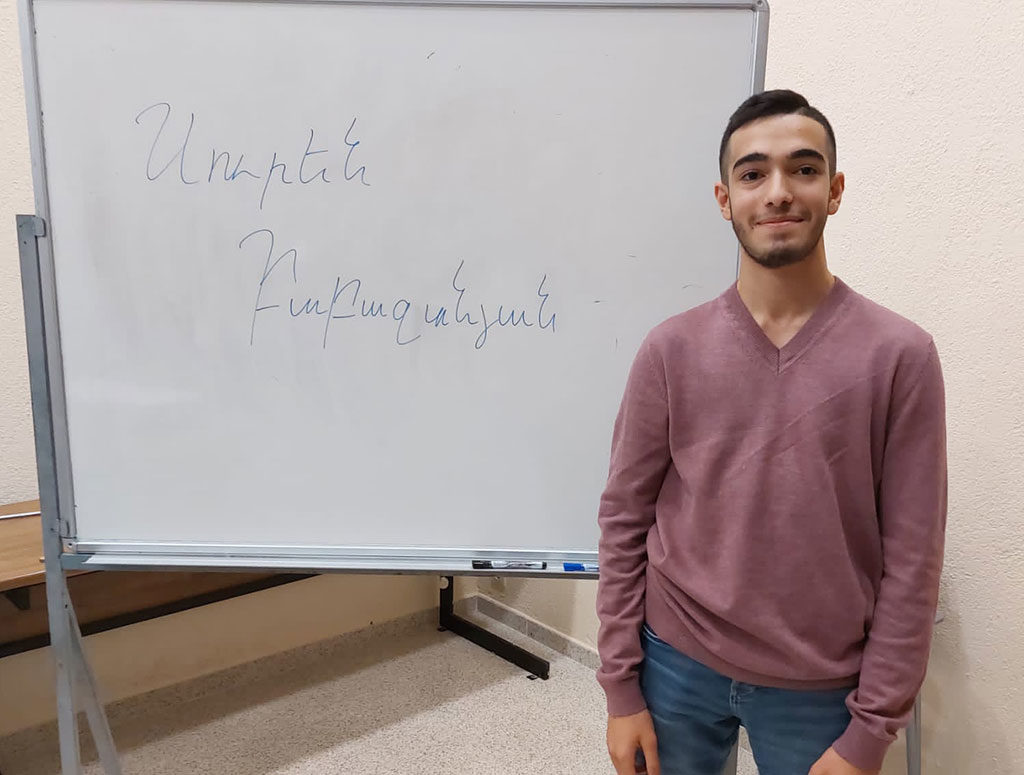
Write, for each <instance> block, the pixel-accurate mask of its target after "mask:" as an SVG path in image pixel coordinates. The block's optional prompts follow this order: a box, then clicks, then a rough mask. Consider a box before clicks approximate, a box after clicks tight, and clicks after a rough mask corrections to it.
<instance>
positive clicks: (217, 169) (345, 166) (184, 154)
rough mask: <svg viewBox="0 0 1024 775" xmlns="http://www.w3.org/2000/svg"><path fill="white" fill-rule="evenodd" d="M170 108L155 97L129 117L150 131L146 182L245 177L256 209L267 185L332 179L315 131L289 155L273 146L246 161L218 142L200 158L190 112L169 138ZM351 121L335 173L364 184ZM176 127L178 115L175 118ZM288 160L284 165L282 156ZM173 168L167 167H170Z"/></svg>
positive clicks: (192, 182)
mask: <svg viewBox="0 0 1024 775" xmlns="http://www.w3.org/2000/svg"><path fill="white" fill-rule="evenodd" d="M173 110H174V109H173V108H172V106H171V104H170V103H169V102H157V103H156V104H153V105H150V106H149V107H148V108H146V109H145V110H143V111H141V112H140V113H139V114H138V115H137V116H135V123H136V124H137V125H138V126H144V127H146V128H147V129H148V130H150V131H151V132H153V141H152V143H151V145H150V146H149V155H148V157H147V159H146V178H147V179H148V180H149V181H150V182H152V181H156V180H159V179H160V178H161V177H163V176H164V175H165V174H167V175H170V176H171V178H172V179H177V181H178V182H179V183H181V184H183V185H186V186H196V185H202V184H206V185H212V184H214V183H219V184H224V183H237V182H239V181H241V182H243V183H244V182H248V183H250V184H251V185H252V186H253V189H254V191H256V192H258V194H259V209H260V210H262V209H263V205H264V204H265V203H266V200H267V192H268V190H269V189H270V187H271V185H273V186H275V188H276V187H278V186H281V185H285V186H291V185H294V184H296V183H298V184H299V185H303V186H308V185H314V184H316V185H324V184H331V183H334V182H335V179H336V178H335V177H334V175H335V173H334V172H332V173H331V177H328V164H327V162H326V161H325V160H324V159H314V158H313V157H315V156H320V155H321V154H329V153H330V150H329V149H328V148H318V149H316V150H314V147H313V146H314V144H316V145H320V144H321V143H320V142H317V141H316V131H315V130H314V129H310V130H309V136H308V137H307V138H306V139H305V150H303V151H301V152H300V151H299V148H300V147H301V146H300V145H299V143H298V142H296V144H295V150H294V153H293V154H292V155H290V156H285V155H279V154H278V152H277V151H272V152H271V153H268V154H265V156H266V157H269V158H265V159H264V160H263V161H260V162H256V161H252V160H251V159H250V160H249V161H246V158H245V153H239V152H238V151H237V150H228V149H226V148H223V147H218V146H213V147H212V148H211V150H210V155H209V156H208V157H206V158H208V159H209V162H206V161H204V159H203V155H202V152H201V151H199V150H196V149H195V148H190V143H191V142H192V132H193V130H194V129H195V126H196V114H195V113H190V114H189V119H188V128H187V129H184V137H182V136H181V135H180V134H179V135H178V136H177V137H175V138H173V139H172V138H170V137H168V136H167V135H168V128H167V126H168V123H169V122H170V121H171V115H172V113H173ZM356 121H358V117H356V118H353V119H352V123H351V124H349V127H348V131H347V132H346V133H345V138H344V140H345V149H346V150H345V152H344V154H345V158H344V162H341V161H338V162H337V164H338V165H339V166H340V167H341V178H340V179H343V180H344V181H345V182H350V183H355V182H358V183H360V184H362V185H364V186H369V185H370V182H369V181H368V180H367V179H366V165H360V164H359V162H358V159H357V158H356V149H357V148H358V147H359V144H360V141H359V140H358V139H356V136H357V132H356ZM177 123H178V124H179V125H180V126H181V127H182V128H184V126H185V122H184V120H181V121H179V122H177ZM286 158H287V159H288V160H290V161H291V166H289V164H288V161H286V160H285V159H286ZM172 167H173V168H174V169H173V171H171V168H172Z"/></svg>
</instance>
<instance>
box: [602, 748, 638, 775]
mask: <svg viewBox="0 0 1024 775" xmlns="http://www.w3.org/2000/svg"><path fill="white" fill-rule="evenodd" d="M608 753H609V755H610V756H611V760H612V766H613V767H615V775H634V774H635V773H636V769H635V768H634V767H633V755H632V754H630V755H628V756H627V755H625V754H621V753H619V752H618V751H612V750H609V751H608Z"/></svg>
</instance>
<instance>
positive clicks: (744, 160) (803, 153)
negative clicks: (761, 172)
mask: <svg viewBox="0 0 1024 775" xmlns="http://www.w3.org/2000/svg"><path fill="white" fill-rule="evenodd" d="M788 158H789V159H790V160H793V159H817V160H818V161H823V162H826V163H827V160H826V159H825V157H824V156H823V155H822V153H821V151H816V150H814V149H813V148H801V149H800V150H798V151H793V153H791V154H789V157H788ZM759 161H768V154H766V153H759V152H755V153H748V154H747V155H746V156H741V157H740V158H739V159H737V160H736V163H735V164H733V165H732V168H733V171H735V170H736V168H737V167H739V166H740V165H742V164H749V163H751V162H759Z"/></svg>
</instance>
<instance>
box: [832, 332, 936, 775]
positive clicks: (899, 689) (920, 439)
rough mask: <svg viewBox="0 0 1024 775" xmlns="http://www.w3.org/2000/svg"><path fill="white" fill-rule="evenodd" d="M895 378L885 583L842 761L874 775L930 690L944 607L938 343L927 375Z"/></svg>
mask: <svg viewBox="0 0 1024 775" xmlns="http://www.w3.org/2000/svg"><path fill="white" fill-rule="evenodd" d="M908 371H913V375H912V377H911V378H909V379H905V380H903V381H902V382H901V380H900V378H899V375H897V377H896V380H895V384H894V390H893V398H892V401H891V403H890V410H889V424H888V429H887V436H886V442H885V451H884V455H883V458H882V472H881V483H880V486H879V491H878V514H879V516H878V518H879V527H880V532H881V539H882V562H883V570H882V579H881V585H880V587H879V591H878V595H877V599H876V603H875V611H874V617H873V619H872V622H871V625H870V629H869V632H868V636H867V642H866V644H865V648H864V656H863V661H862V663H861V671H860V681H859V684H858V686H857V689H856V690H855V691H854V692H852V693H851V694H850V696H849V698H848V699H847V706H848V707H849V709H850V713H851V716H852V720H851V721H850V724H849V726H848V727H847V729H846V731H845V732H844V733H843V735H842V736H841V737H840V738H839V739H838V740H837V741H836V742H835V744H834V745H833V747H834V748H835V750H836V752H837V753H838V754H839V755H840V756H841V757H842V758H844V759H846V760H847V761H848V762H850V763H851V764H853V765H855V766H857V767H860V768H862V769H866V770H876V769H880V768H881V766H882V760H883V759H884V758H885V753H886V750H887V749H888V747H889V745H890V744H891V743H892V742H893V741H894V740H895V739H896V733H897V731H898V730H899V729H902V728H904V727H906V726H907V724H908V722H909V719H910V715H911V713H912V711H913V707H914V701H915V698H916V697H917V694H918V692H919V691H920V689H921V685H922V684H923V683H924V676H925V671H926V668H927V664H928V654H929V649H930V645H931V638H932V630H933V628H934V620H935V610H936V607H937V605H938V593H939V575H940V573H941V570H942V554H943V545H944V541H945V527H946V489H947V484H946V482H947V479H946V421H945V392H944V387H943V380H942V370H941V366H940V365H939V358H938V354H937V353H936V351H935V344H934V342H931V343H929V346H928V350H927V357H926V359H925V360H924V363H923V365H922V366H921V367H920V368H918V369H913V370H911V369H908Z"/></svg>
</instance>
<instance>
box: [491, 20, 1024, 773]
mask: <svg viewBox="0 0 1024 775" xmlns="http://www.w3.org/2000/svg"><path fill="white" fill-rule="evenodd" d="M768 51H769V53H768V71H767V79H766V86H767V87H768V88H781V87H788V88H794V89H797V90H798V91H802V92H804V93H805V94H806V95H807V97H808V98H809V99H810V100H811V102H812V103H814V104H817V105H818V107H820V108H821V109H822V110H823V111H824V112H825V114H826V115H827V116H828V117H829V119H830V121H831V122H832V123H833V125H834V126H835V130H836V134H837V138H838V143H839V168H840V169H841V170H843V171H844V172H845V173H846V177H847V189H846V195H845V197H844V200H843V206H842V209H841V210H840V212H839V214H838V215H837V216H836V217H835V218H833V219H832V221H831V223H830V225H829V227H828V229H827V231H826V237H827V240H828V255H829V261H830V264H831V266H832V268H833V270H834V271H835V272H836V274H838V275H840V276H841V277H843V279H844V280H846V281H847V282H849V283H850V284H852V285H853V286H854V287H855V288H857V289H858V290H860V291H861V292H863V293H866V294H868V295H869V296H871V297H873V298H874V299H876V300H877V301H879V302H881V303H883V304H885V305H887V306H890V307H892V308H893V309H895V310H897V311H899V312H901V313H903V314H905V315H908V316H910V317H911V318H913V319H914V320H916V321H918V322H919V323H920V324H922V325H923V326H924V327H925V328H927V329H928V330H929V331H931V332H932V333H933V335H934V336H935V338H936V341H937V343H938V346H939V350H940V353H941V355H942V361H943V366H944V369H945V375H946V382H947V392H948V413H949V422H948V427H949V463H950V511H949V527H948V537H947V552H946V565H945V574H944V582H943V587H942V594H941V603H940V606H941V609H942V610H943V611H944V612H945V615H946V620H945V621H944V622H943V623H942V624H941V625H940V626H939V628H938V630H937V633H936V637H935V641H934V648H933V653H932V659H931V664H930V668H929V675H928V679H927V682H926V684H925V689H924V698H925V708H924V712H925V731H924V736H925V748H926V758H925V769H926V771H927V772H929V773H935V774H937V773H955V775H968V773H969V774H970V775H975V774H976V773H977V774H978V775H981V773H984V774H985V775H1011V774H1013V775H1019V773H1022V772H1024V735H1021V733H1020V724H1021V720H1022V719H1024V669H1022V664H1024V603H1022V602H1021V594H1022V590H1024V553H1022V550H1021V539H1022V536H1024V464H1022V461H1024V400H1022V399H1024V392H1022V384H1024V334H1022V331H1024V306H1022V303H1021V300H1022V299H1024V186H1022V181H1024V3H1021V2H1019V0H1015V1H1014V2H1006V1H1005V0H979V1H978V2H973V3H965V2H960V1H959V0H957V1H955V2H954V1H953V0H948V1H945V0H940V2H934V1H931V2H923V1H921V0H911V1H910V2H906V1H904V2H881V1H879V2H859V3H836V2H834V0H772V19H771V38H770V43H769V49H768ZM711 185H712V181H708V199H709V201H710V199H711ZM723 228H725V226H724V224H723ZM502 586H504V587H505V588H504V590H502V589H501V587H502ZM481 591H483V592H485V593H487V594H491V595H493V596H495V597H498V598H499V599H501V600H503V601H504V602H506V603H508V604H509V605H511V606H513V607H516V608H519V609H520V610H525V611H526V612H528V613H530V614H531V615H533V616H535V617H536V618H538V619H541V620H542V621H546V622H549V623H551V624H553V625H555V626H557V627H559V628H560V629H562V630H564V631H566V632H568V633H571V634H573V635H575V636H576V637H577V638H579V639H580V640H582V641H584V642H586V643H589V644H591V645H593V644H595V642H596V634H597V620H596V617H595V615H594V613H593V608H594V592H595V584H594V583H592V582H572V583H554V582H546V583H542V582H528V583H510V582H504V583H503V584H499V585H498V586H497V587H495V586H492V585H488V584H482V585H481ZM901 755H902V749H894V750H893V751H891V752H890V756H889V759H888V760H887V766H886V770H885V772H886V774H887V775H890V774H891V775H896V774H897V773H900V774H902V773H903V772H905V770H904V769H902V766H901V762H900V759H899V757H900V756H901Z"/></svg>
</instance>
